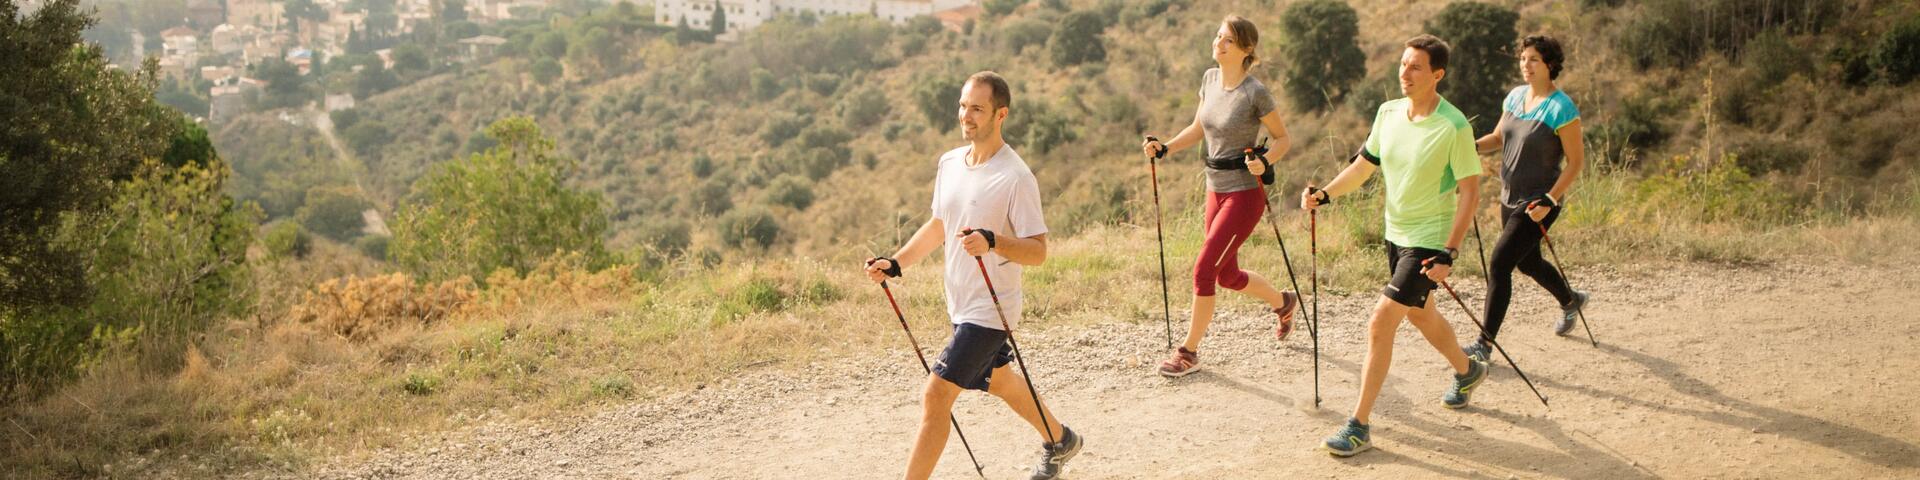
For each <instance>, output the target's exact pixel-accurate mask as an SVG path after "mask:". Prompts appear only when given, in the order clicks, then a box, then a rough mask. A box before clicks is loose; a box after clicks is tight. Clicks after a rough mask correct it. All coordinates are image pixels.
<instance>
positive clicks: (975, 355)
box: [933, 323, 1013, 392]
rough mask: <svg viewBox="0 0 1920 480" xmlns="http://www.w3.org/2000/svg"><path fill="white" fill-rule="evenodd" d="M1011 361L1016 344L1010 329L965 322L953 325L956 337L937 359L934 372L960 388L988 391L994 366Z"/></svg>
mask: <svg viewBox="0 0 1920 480" xmlns="http://www.w3.org/2000/svg"><path fill="white" fill-rule="evenodd" d="M1011 361H1013V346H1012V345H1010V344H1008V343H1007V332H1006V331H1004V330H994V329H991V328H987V327H982V326H979V325H974V324H971V323H961V324H956V325H954V326H953V340H950V341H948V342H947V350H946V351H945V352H941V353H940V359H939V361H936V362H934V364H933V373H934V374H935V375H939V376H940V378H944V379H946V380H947V381H949V382H953V384H954V385H959V386H960V388H965V389H969V390H979V391H983V392H984V391H986V390H987V380H988V378H987V377H989V376H992V375H993V369H996V368H1000V367H1001V366H1002V365H1006V364H1007V362H1011Z"/></svg>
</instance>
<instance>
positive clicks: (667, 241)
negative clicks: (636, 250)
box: [640, 218, 693, 256]
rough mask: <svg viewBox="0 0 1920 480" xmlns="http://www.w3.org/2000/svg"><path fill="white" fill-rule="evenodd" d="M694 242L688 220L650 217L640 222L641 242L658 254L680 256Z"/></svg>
mask: <svg viewBox="0 0 1920 480" xmlns="http://www.w3.org/2000/svg"><path fill="white" fill-rule="evenodd" d="M692 243H693V235H692V225H691V224H689V223H688V222H687V221H686V220H680V219H667V218H650V219H647V221H645V222H642V223H641V224H640V244H641V245H643V246H645V247H646V248H648V249H651V250H652V251H653V252H654V253H656V254H659V255H664V256H679V255H680V254H682V253H686V251H687V246H688V245H691V244H692Z"/></svg>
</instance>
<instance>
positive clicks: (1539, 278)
mask: <svg viewBox="0 0 1920 480" xmlns="http://www.w3.org/2000/svg"><path fill="white" fill-rule="evenodd" d="M1500 218H1501V219H1502V220H1503V223H1502V224H1501V225H1502V228H1501V230H1500V241H1499V243H1495V244H1494V246H1493V259H1492V260H1491V262H1492V265H1490V267H1491V268H1489V269H1488V272H1487V336H1488V337H1490V338H1498V337H1499V335H1500V322H1501V321H1504V320H1506V318H1507V303H1509V302H1511V301H1512V300H1513V270H1514V269H1515V268H1518V269H1520V273H1525V274H1527V276H1529V277H1533V281H1534V282H1536V283H1539V284H1540V287H1541V288H1545V289H1547V293H1551V294H1553V298H1554V299H1555V300H1559V301H1560V304H1561V305H1566V304H1569V303H1572V302H1573V289H1572V288H1571V287H1568V286H1567V279H1565V278H1561V276H1560V270H1559V269H1557V268H1554V266H1553V264H1551V263H1547V259H1546V258H1545V257H1542V256H1541V252H1540V226H1539V225H1535V224H1534V223H1533V218H1532V217H1529V216H1527V211H1526V210H1524V209H1516V208H1511V207H1505V206H1502V207H1500ZM1559 218H1560V208H1559V207H1555V208H1554V209H1553V211H1551V212H1548V213H1547V216H1546V218H1543V219H1541V220H1540V224H1541V225H1546V226H1547V228H1549V229H1551V228H1553V221H1554V220H1557V219H1559Z"/></svg>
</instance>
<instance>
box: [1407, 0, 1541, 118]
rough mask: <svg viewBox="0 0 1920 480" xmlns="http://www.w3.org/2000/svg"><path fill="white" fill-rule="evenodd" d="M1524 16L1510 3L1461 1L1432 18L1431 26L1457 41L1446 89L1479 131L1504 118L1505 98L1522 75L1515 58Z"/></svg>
mask: <svg viewBox="0 0 1920 480" xmlns="http://www.w3.org/2000/svg"><path fill="white" fill-rule="evenodd" d="M1519 20H1520V14H1518V13H1514V11H1513V10H1510V9H1508V8H1506V7H1501V6H1497V5H1493V4H1488V3H1480V2H1459V3H1451V4H1447V6H1446V8H1442V9H1441V10H1440V14H1439V15H1438V16H1435V17H1434V18H1433V19H1432V20H1429V21H1427V24H1426V29H1427V32H1429V33H1432V34H1434V35H1435V36H1438V37H1440V38H1441V39H1443V40H1446V41H1447V43H1448V44H1449V45H1450V46H1452V47H1453V48H1452V52H1451V54H1450V55H1449V56H1448V60H1447V69H1446V73H1447V76H1446V78H1444V79H1442V80H1441V81H1440V93H1441V94H1442V95H1444V96H1446V98H1447V101H1448V102H1451V103H1453V106H1455V107H1458V108H1459V109H1460V111H1461V112H1462V113H1465V114H1466V115H1467V118H1468V119H1469V120H1470V121H1472V123H1473V130H1474V131H1476V132H1485V131H1489V130H1492V129H1493V125H1494V124H1495V123H1498V122H1499V121H1500V102H1501V100H1503V99H1505V98H1506V92H1507V87H1509V86H1511V85H1510V83H1511V82H1512V81H1513V79H1514V78H1515V77H1517V76H1518V75H1519V74H1518V73H1517V72H1516V71H1515V70H1516V69H1515V67H1514V62H1513V58H1514V55H1515V52H1514V42H1516V41H1517V40H1519V37H1520V34H1519V33H1517V32H1515V31H1514V23H1515V22H1518V21H1519Z"/></svg>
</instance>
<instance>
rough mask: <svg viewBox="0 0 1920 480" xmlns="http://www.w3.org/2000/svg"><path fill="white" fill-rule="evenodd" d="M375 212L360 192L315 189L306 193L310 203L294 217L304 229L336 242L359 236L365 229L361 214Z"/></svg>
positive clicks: (332, 188)
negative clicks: (368, 211) (361, 230)
mask: <svg viewBox="0 0 1920 480" xmlns="http://www.w3.org/2000/svg"><path fill="white" fill-rule="evenodd" d="M371 208H373V202H370V201H367V199H366V197H364V196H362V195H361V194H360V192H358V191H355V190H353V189H351V188H345V187H314V188H313V189H312V190H308V191H307V203H306V204H305V205H301V206H300V210H299V211H297V212H295V213H294V218H296V219H297V220H298V221H299V222H300V225H301V226H302V227H305V228H306V229H307V230H308V231H311V232H313V233H318V234H320V235H321V236H324V237H327V238H331V239H333V240H334V241H336V242H347V241H351V240H353V239H354V238H355V237H359V236H360V229H361V228H364V227H366V225H367V223H366V219H365V218H364V217H362V216H361V215H360V214H361V212H365V211H367V210H368V209H371Z"/></svg>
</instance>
